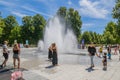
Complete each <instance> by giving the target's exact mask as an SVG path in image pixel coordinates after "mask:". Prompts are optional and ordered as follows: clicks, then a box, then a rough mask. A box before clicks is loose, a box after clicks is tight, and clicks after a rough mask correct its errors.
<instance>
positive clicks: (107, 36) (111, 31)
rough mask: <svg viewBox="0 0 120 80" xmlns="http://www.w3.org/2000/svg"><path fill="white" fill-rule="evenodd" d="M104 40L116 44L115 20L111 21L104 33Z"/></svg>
mask: <svg viewBox="0 0 120 80" xmlns="http://www.w3.org/2000/svg"><path fill="white" fill-rule="evenodd" d="M103 37H104V42H105V43H107V44H115V43H117V42H116V39H117V27H116V24H115V23H114V22H109V23H108V24H107V26H106V28H105V31H104V33H103Z"/></svg>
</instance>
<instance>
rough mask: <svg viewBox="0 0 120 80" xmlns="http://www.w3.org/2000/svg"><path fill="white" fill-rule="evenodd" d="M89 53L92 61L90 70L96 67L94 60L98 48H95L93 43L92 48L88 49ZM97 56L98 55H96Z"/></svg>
mask: <svg viewBox="0 0 120 80" xmlns="http://www.w3.org/2000/svg"><path fill="white" fill-rule="evenodd" d="M88 52H89V55H90V59H91V66H90V68H93V67H94V61H93V58H94V56H95V54H96V48H95V46H94V45H93V43H91V44H90V46H89V47H88ZM96 55H97V54H96Z"/></svg>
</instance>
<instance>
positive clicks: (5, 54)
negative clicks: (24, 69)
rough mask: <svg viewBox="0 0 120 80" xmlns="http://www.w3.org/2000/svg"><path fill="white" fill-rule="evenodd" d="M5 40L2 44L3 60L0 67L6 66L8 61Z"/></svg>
mask: <svg viewBox="0 0 120 80" xmlns="http://www.w3.org/2000/svg"><path fill="white" fill-rule="evenodd" d="M7 44H8V42H7V41H4V45H3V57H4V58H5V60H4V61H3V63H2V65H1V66H0V67H1V68H3V67H5V66H6V63H7V61H8V58H9V50H8V48H7Z"/></svg>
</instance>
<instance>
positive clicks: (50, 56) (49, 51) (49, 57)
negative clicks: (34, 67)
mask: <svg viewBox="0 0 120 80" xmlns="http://www.w3.org/2000/svg"><path fill="white" fill-rule="evenodd" d="M48 59H49V60H50V61H51V60H52V45H51V46H50V47H49V48H48Z"/></svg>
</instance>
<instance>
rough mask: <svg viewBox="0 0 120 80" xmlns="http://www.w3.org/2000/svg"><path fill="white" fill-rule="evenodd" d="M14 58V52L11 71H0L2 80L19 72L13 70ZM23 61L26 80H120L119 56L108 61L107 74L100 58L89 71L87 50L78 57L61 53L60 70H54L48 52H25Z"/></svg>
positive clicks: (8, 65) (22, 50) (8, 66)
mask: <svg viewBox="0 0 120 80" xmlns="http://www.w3.org/2000/svg"><path fill="white" fill-rule="evenodd" d="M82 52H83V54H81V53H82ZM79 53H80V54H79ZM12 55H13V53H12V50H11V51H10V56H9V57H10V58H9V61H8V63H7V67H6V68H4V69H0V80H10V75H11V73H13V72H14V71H16V70H14V69H13V65H12V61H13V60H12ZM20 57H21V69H20V70H21V71H22V73H23V78H24V80H101V77H103V79H102V80H120V77H119V76H118V73H119V71H120V70H119V66H120V62H119V61H118V59H117V58H118V56H117V55H113V57H112V60H108V70H107V71H103V70H102V67H103V66H102V58H98V57H96V56H95V58H94V62H95V68H94V69H93V70H89V69H88V67H89V66H90V57H89V56H88V53H87V50H79V52H77V54H74V53H66V54H60V53H59V54H58V63H59V66H57V67H53V66H51V64H52V63H51V61H49V60H48V58H47V57H48V55H47V52H46V53H45V52H44V53H43V52H39V51H38V50H37V48H22V49H21V56H20ZM2 61H3V57H2V53H0V62H1V63H2ZM116 72H117V73H116ZM90 73H91V74H90ZM94 76H95V77H94ZM89 77H91V78H89ZM110 77H111V78H110ZM114 77H115V78H114Z"/></svg>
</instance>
